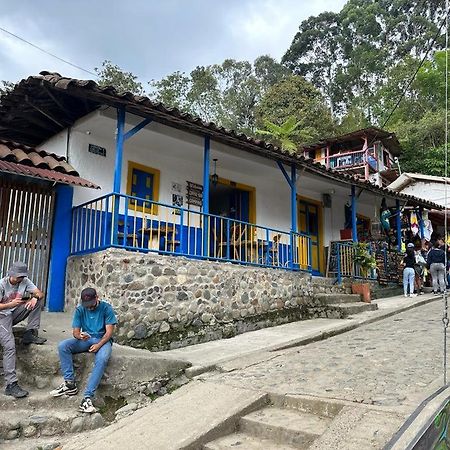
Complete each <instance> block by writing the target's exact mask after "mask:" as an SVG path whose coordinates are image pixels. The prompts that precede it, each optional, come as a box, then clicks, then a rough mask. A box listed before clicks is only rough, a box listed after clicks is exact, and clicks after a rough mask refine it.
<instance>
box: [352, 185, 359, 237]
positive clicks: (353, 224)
mask: <svg viewBox="0 0 450 450" xmlns="http://www.w3.org/2000/svg"><path fill="white" fill-rule="evenodd" d="M356 223H357V219H356V187H355V186H354V185H352V239H353V242H358V228H357V227H356Z"/></svg>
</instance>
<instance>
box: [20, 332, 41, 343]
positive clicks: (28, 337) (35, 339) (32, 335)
mask: <svg viewBox="0 0 450 450" xmlns="http://www.w3.org/2000/svg"><path fill="white" fill-rule="evenodd" d="M44 342H47V339H45V338H41V337H39V336H38V334H37V330H27V331H25V333H24V335H23V338H22V344H24V345H30V344H37V345H42V344H43V343H44Z"/></svg>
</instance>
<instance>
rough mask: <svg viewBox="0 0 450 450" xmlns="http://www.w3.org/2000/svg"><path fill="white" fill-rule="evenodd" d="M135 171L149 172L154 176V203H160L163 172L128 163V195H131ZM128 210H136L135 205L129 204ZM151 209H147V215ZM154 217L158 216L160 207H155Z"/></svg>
mask: <svg viewBox="0 0 450 450" xmlns="http://www.w3.org/2000/svg"><path fill="white" fill-rule="evenodd" d="M133 169H137V170H142V172H147V173H150V174H152V175H153V201H155V202H158V201H159V178H160V174H161V172H160V171H159V170H158V169H155V168H153V167H148V166H144V165H143V164H139V163H136V162H134V161H128V176H127V194H128V195H132V194H131V185H132V182H131V181H132V178H133ZM128 209H134V204H131V203H129V204H128ZM150 209H151V208H145V211H144V212H145V214H150V212H151V211H150ZM152 209H153V211H152V212H153V215H155V216H157V215H158V205H153V208H152Z"/></svg>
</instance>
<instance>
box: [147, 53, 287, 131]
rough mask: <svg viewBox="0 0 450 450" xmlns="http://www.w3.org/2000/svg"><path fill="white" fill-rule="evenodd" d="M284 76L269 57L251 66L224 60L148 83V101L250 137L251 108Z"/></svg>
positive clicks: (284, 73) (252, 112) (252, 125)
mask: <svg viewBox="0 0 450 450" xmlns="http://www.w3.org/2000/svg"><path fill="white" fill-rule="evenodd" d="M288 75H289V71H288V69H286V68H285V67H283V66H282V65H281V64H280V63H278V62H277V61H275V60H274V59H273V58H271V57H270V56H260V57H259V58H257V59H256V60H255V61H254V62H253V64H252V63H250V62H248V61H236V60H234V59H226V60H225V61H224V62H223V63H222V64H213V65H209V66H199V67H196V68H195V69H194V70H193V71H192V72H190V73H189V74H185V73H184V72H175V73H172V74H170V75H168V76H166V77H164V78H162V79H161V80H152V81H151V82H150V85H151V86H152V92H151V97H152V98H153V99H154V100H156V101H160V102H162V103H164V104H165V105H166V106H169V107H176V108H179V109H180V110H183V111H185V112H188V113H191V114H193V115H194V116H199V117H201V118H202V119H204V120H207V121H211V122H215V123H217V124H218V125H221V126H224V127H225V128H230V129H234V130H238V131H244V132H246V133H249V134H253V133H254V131H255V106H256V105H257V104H258V102H259V101H260V99H261V98H262V96H263V95H264V93H265V92H266V91H267V89H269V87H270V86H272V85H273V84H274V83H276V82H278V81H280V80H281V79H283V78H285V77H286V76H288Z"/></svg>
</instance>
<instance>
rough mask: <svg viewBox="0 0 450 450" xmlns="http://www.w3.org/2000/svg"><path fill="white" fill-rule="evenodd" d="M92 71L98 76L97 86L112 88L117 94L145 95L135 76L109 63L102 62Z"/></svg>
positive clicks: (106, 61)
mask: <svg viewBox="0 0 450 450" xmlns="http://www.w3.org/2000/svg"><path fill="white" fill-rule="evenodd" d="M94 71H95V73H96V74H97V76H98V78H97V83H98V84H99V86H102V87H106V86H113V87H115V88H116V89H117V90H118V91H119V92H131V93H133V94H135V95H144V93H145V92H144V88H143V87H142V84H141V83H140V82H139V81H138V78H137V76H136V75H134V74H133V73H131V72H126V71H124V70H123V69H121V68H120V67H119V66H118V65H116V64H113V63H112V62H111V61H108V60H105V61H103V62H102V66H101V67H100V68H98V67H96V68H95V69H94Z"/></svg>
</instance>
